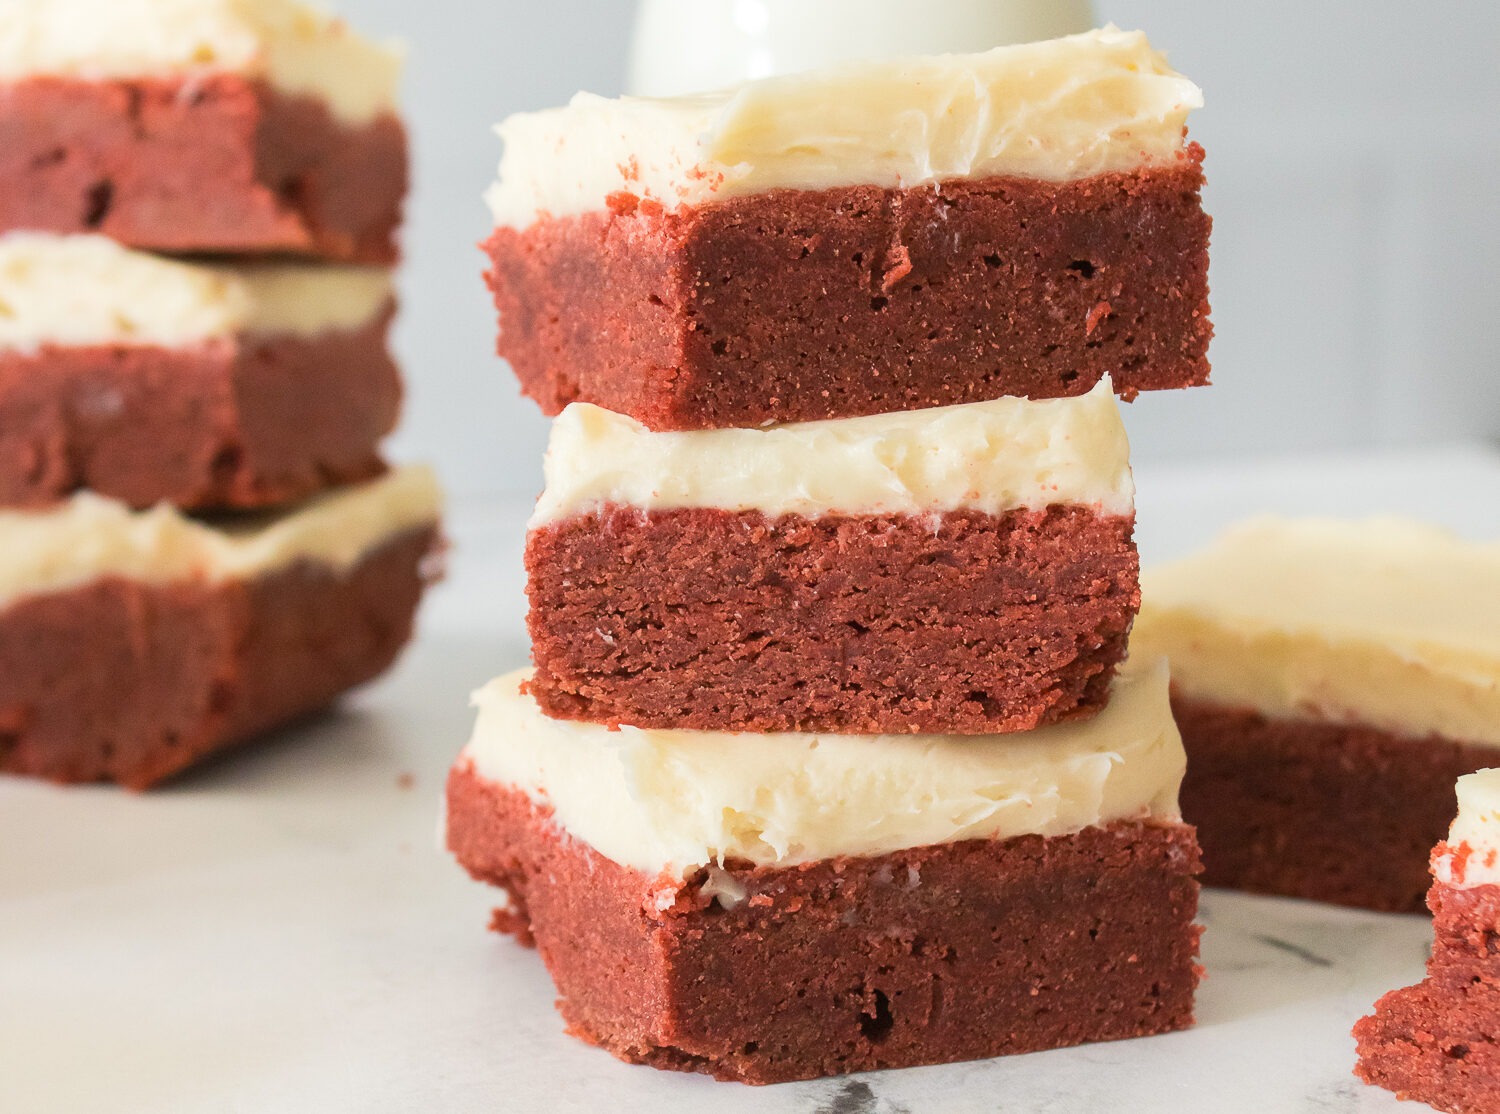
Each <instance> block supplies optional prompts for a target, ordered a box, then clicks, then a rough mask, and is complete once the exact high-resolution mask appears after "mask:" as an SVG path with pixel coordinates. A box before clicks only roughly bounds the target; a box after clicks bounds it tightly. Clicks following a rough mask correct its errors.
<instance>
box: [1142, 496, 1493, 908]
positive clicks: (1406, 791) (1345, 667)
mask: <svg viewBox="0 0 1500 1114" xmlns="http://www.w3.org/2000/svg"><path fill="white" fill-rule="evenodd" d="M1143 595H1144V604H1143V607H1142V612H1141V617H1140V619H1139V621H1138V623H1137V626H1136V633H1135V635H1134V638H1133V643H1134V645H1135V647H1136V649H1137V650H1139V651H1141V652H1144V653H1147V654H1151V655H1165V656H1167V657H1169V658H1170V659H1171V661H1172V677H1173V691H1174V705H1175V707H1176V711H1177V717H1178V723H1179V725H1180V726H1181V728H1182V733H1183V740H1184V743H1185V744H1186V746H1187V751H1188V757H1189V767H1188V777H1187V781H1186V783H1185V784H1184V787H1183V809H1184V811H1185V812H1186V813H1187V816H1188V819H1189V820H1191V821H1193V822H1194V823H1195V824H1197V825H1198V828H1199V834H1200V836H1201V838H1202V841H1203V847H1204V855H1205V861H1206V862H1207V864H1208V873H1207V875H1206V881H1207V883H1208V884H1210V885H1219V886H1231V887H1235V888H1239V889H1246V890H1253V891H1258V892H1264V893H1279V894H1288V895H1291V896H1294V897H1305V898H1312V899H1315V900H1321V901H1332V902H1337V903H1339V904H1345V905H1357V906H1365V907H1368V908H1373V909H1386V910H1419V909H1420V908H1421V907H1422V897H1423V893H1424V891H1425V890H1426V883H1427V855H1428V850H1429V849H1430V848H1431V847H1432V845H1433V844H1434V843H1435V842H1436V841H1437V840H1438V839H1440V838H1441V837H1442V835H1443V832H1444V831H1445V830H1446V828H1447V824H1448V820H1449V818H1450V817H1451V815H1452V802H1453V788H1452V787H1453V782H1454V779H1455V778H1457V777H1458V776H1459V775H1461V774H1465V773H1469V772H1471V771H1473V770H1477V769H1480V768H1482V767H1484V766H1488V765H1493V764H1495V763H1496V761H1497V756H1500V545H1493V544H1490V545H1472V544H1467V543H1465V542H1462V541H1460V540H1459V539H1457V538H1455V537H1453V536H1451V535H1449V534H1446V533H1444V532H1442V531H1439V530H1435V529H1432V528H1429V527H1425V526H1421V525H1417V524H1415V523H1410V522H1402V521H1393V520H1371V521H1362V522H1340V521H1325V520H1278V519H1264V520H1259V521H1254V522H1250V523H1246V524H1244V525H1241V526H1239V527H1237V528H1235V529H1233V530H1231V531H1229V532H1228V533H1227V534H1225V535H1224V536H1223V537H1222V538H1220V539H1219V540H1218V541H1217V542H1215V543H1214V544H1213V545H1212V546H1210V547H1208V548H1207V549H1206V550H1204V551H1202V552H1201V553H1198V554H1196V555H1194V556H1192V557H1189V558H1187V559H1186V560H1184V561H1180V562H1177V563H1174V564H1168V565H1165V566H1162V567H1160V568H1155V569H1152V570H1150V571H1149V572H1148V573H1147V575H1146V576H1145V578H1144V583H1143Z"/></svg>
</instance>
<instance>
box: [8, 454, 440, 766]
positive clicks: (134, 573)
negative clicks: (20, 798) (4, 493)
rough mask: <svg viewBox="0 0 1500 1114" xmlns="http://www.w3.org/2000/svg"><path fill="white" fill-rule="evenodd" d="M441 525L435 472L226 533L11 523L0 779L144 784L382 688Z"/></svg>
mask: <svg viewBox="0 0 1500 1114" xmlns="http://www.w3.org/2000/svg"><path fill="white" fill-rule="evenodd" d="M438 512H439V497H438V493H437V488H436V484H435V482H434V480H433V479H432V476H431V475H430V474H429V473H428V472H427V471H426V470H425V469H407V470H402V471H397V472H392V473H390V474H389V475H387V476H385V477H383V478H381V479H378V480H374V481H371V482H369V483H367V484H363V485H359V486H356V487H351V488H345V489H342V490H340V491H337V492H334V493H331V494H327V495H324V496H320V497H319V498H317V499H314V500H312V501H311V502H308V503H306V504H303V505H301V506H299V507H296V508H294V509H291V510H287V511H284V512H280V513H277V514H274V515H261V516H251V517H247V518H236V519H228V520H219V521H215V522H213V523H205V522H198V521H194V520H190V519H186V518H183V517H182V516H181V515H179V514H178V513H177V512H176V511H174V510H172V509H170V508H167V507H161V508H158V509H156V510H153V511H149V512H133V511H131V510H129V509H128V508H126V507H124V506H122V505H121V504H119V503H115V502H111V501H109V500H105V499H101V498H100V497H98V496H96V495H91V494H84V495H78V496H75V497H74V498H73V499H72V500H70V501H69V502H67V503H64V504H62V505H60V506H58V507H56V508H53V509H51V510H47V511H37V512H24V511H5V512H0V536H3V537H4V538H5V549H4V553H3V554H0V772H8V773H16V774H28V775H33V776H38V777H44V778H49V779H51V780H54V781H67V782H76V781H102V780H108V781H116V782H120V783H121V784H123V785H127V786H130V787H131V788H135V789H145V788H148V787H149V786H151V785H154V784H156V783H157V782H159V781H161V780H163V779H164V778H167V777H169V776H171V775H172V774H175V773H177V772H179V771H180V770H183V769H185V768H186V767H188V766H190V765H191V764H193V763H194V762H196V761H198V760H199V759H201V758H203V757H205V756H206V755H208V754H211V753H214V752H217V751H219V750H222V749H223V748H225V747H227V746H230V745H231V744H234V743H237V742H240V741H242V740H245V739H248V738H250V737H251V736H253V735H256V734H258V733H260V732H263V731H267V730H270V729H271V728H274V727H278V726H281V725H283V724H286V723H288V722H289V721H292V720H294V719H296V718H298V717H300V716H304V715H307V714H309V713H311V712H314V711H317V710H318V709H320V708H322V707H324V706H325V705H327V704H329V703H331V702H332V701H333V700H334V699H335V698H336V697H337V696H338V695H339V694H340V693H342V692H344V691H345V690H346V689H349V688H352V687H353V686H355V685H358V684H360V683H362V682H364V681H368V680H370V679H371V678H373V677H375V676H376V675H378V674H379V673H381V672H383V671H384V670H385V669H386V668H387V667H388V666H389V665H390V664H391V662H392V661H393V660H394V659H395V657H396V654H397V652H398V651H399V650H400V649H401V647H402V646H403V645H404V644H405V643H406V641H407V639H408V637H409V636H410V633H411V629H412V617H413V613H414V612H415V609H416V606H417V600H418V597H419V596H420V594H421V591H422V587H423V584H424V582H425V581H426V580H428V579H429V578H430V576H431V574H432V573H433V572H434V571H435V569H434V568H433V565H432V561H431V558H432V557H433V555H434V554H435V551H436V547H437V544H438V538H437V530H438Z"/></svg>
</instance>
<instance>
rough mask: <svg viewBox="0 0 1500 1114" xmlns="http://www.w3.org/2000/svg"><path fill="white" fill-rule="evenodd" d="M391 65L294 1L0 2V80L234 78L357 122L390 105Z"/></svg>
mask: <svg viewBox="0 0 1500 1114" xmlns="http://www.w3.org/2000/svg"><path fill="white" fill-rule="evenodd" d="M401 67H402V58H401V52H400V51H399V50H397V49H395V48H393V47H392V46H390V45H388V44H378V43H374V42H371V41H370V40H368V39H364V38H361V37H360V36H358V35H356V34H355V33H354V32H353V31H351V30H350V29H349V28H348V26H346V25H345V24H344V22H343V21H342V20H339V19H336V18H334V17H333V16H331V15H328V14H327V13H325V12H323V11H321V10H319V9H317V8H314V7H311V6H308V5H306V4H301V3H297V2H295V0H0V81H19V80H22V79H25V78H28V77H70V78H78V79H81V80H86V81H102V80H109V79H116V78H126V79H129V78H152V77H167V78H176V77H181V78H188V79H192V78H195V77H204V76H209V75H213V74H224V73H227V74H236V75H240V76H243V77H247V78H252V79H257V80H263V81H265V82H267V83H268V84H270V85H271V86H272V87H274V88H276V89H278V90H280V91H281V92H284V93H290V94H294V95H304V96H311V97H316V98H318V99H320V100H323V101H325V102H326V103H327V104H328V107H329V110H330V111H331V112H332V113H333V114H334V115H335V116H336V117H338V118H339V119H341V120H343V121H344V122H345V123H348V124H351V125H358V124H364V123H369V122H370V121H372V120H374V119H376V118H378V117H380V116H382V115H384V114H387V113H391V112H394V111H395V108H396V94H397V87H398V85H399V83H400V78H401Z"/></svg>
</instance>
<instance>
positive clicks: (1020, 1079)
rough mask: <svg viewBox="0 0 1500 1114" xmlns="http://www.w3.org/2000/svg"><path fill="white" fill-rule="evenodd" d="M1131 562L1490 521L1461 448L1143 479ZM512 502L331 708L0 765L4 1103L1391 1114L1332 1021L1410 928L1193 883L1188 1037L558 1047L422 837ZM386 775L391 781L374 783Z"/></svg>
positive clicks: (1390, 973)
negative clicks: (1196, 957)
mask: <svg viewBox="0 0 1500 1114" xmlns="http://www.w3.org/2000/svg"><path fill="white" fill-rule="evenodd" d="M1140 480H1141V491H1142V496H1141V500H1140V514H1141V527H1140V533H1141V541H1142V544H1143V547H1144V549H1145V552H1146V556H1147V558H1148V559H1149V560H1161V559H1165V558H1168V557H1171V556H1174V555H1176V554H1179V553H1182V552H1185V551H1186V550H1187V549H1188V548H1190V547H1192V546H1196V545H1201V544H1202V543H1204V542H1205V541H1207V540H1208V539H1209V538H1210V537H1212V536H1213V535H1214V534H1215V533H1217V532H1218V531H1219V530H1220V529H1221V528H1222V527H1223V526H1225V525H1226V524H1227V523H1229V522H1230V521H1232V520H1234V519H1236V518H1239V517H1242V516H1244V515H1246V514H1250V513H1254V512H1258V511H1266V510H1275V511H1280V512H1283V513H1301V514H1310V513H1323V514H1369V513H1376V512H1381V511H1391V512H1404V513H1408V514H1423V515H1424V516H1425V517H1427V518H1429V519H1430V520H1432V521H1435V522H1438V523H1440V524H1444V525H1448V526H1450V527H1452V528H1454V529H1457V530H1459V531H1460V532H1462V533H1464V534H1466V535H1470V536H1475V537H1500V458H1496V457H1495V456H1492V455H1489V454H1486V453H1483V452H1481V451H1479V450H1473V451H1452V452H1446V453H1441V454H1426V455H1421V456H1412V457H1400V458H1397V457H1384V458H1343V459H1337V460H1327V461H1321V462H1308V461H1305V460H1300V461H1289V462H1286V463H1284V464H1276V465H1268V466H1262V467H1257V468H1253V469H1251V468H1245V467H1235V466H1228V465H1226V466H1223V467H1220V468H1198V469H1195V470H1193V471H1192V472H1186V471H1172V470H1157V469H1144V470H1142V474H1141V476H1140ZM529 509H530V508H529V507H528V506H527V505H525V503H524V502H523V501H520V500H515V501H511V502H508V503H505V504H500V505H494V506H488V507H480V506H471V507H468V508H465V509H463V510H462V511H460V512H459V513H457V514H456V516H455V533H456V534H457V537H458V541H459V543H460V549H459V550H458V552H457V557H456V560H455V563H454V568H453V576H452V579H451V581H450V583H449V584H448V585H447V586H446V587H445V588H444V589H443V590H442V591H441V592H440V593H439V594H438V596H437V597H436V598H435V599H434V600H433V601H432V602H433V606H432V607H431V608H430V610H429V611H428V613H427V615H426V621H425V623H424V636H423V638H422V641H421V643H420V644H419V646H418V647H417V648H416V650H415V651H414V652H413V653H412V654H411V656H410V657H408V658H407V660H406V662H405V663H404V665H403V666H402V667H401V669H400V670H399V671H398V672H397V673H396V674H395V675H394V676H393V677H392V678H391V679H390V680H389V681H387V682H386V683H385V684H383V685H380V686H378V687H376V688H375V689H373V690H371V691H370V692H368V693H366V694H364V695H363V696H361V697H359V698H357V699H355V700H353V701H351V702H350V704H349V705H348V707H347V709H346V710H345V711H344V712H342V713H341V714H339V715H336V716H333V717H330V718H327V719H325V720H323V721H321V722H319V723H316V724H314V725H312V726H310V727H308V728H306V729H304V730H302V731H300V732H293V733H289V734H287V735H285V736H283V737H281V738H280V739H278V740H275V741H272V742H270V743H268V744H265V745H262V746H260V747H257V748H254V749H252V750H248V751H246V752H245V753H243V754H241V755H238V756H235V757H233V758H230V759H226V760H223V761H220V762H218V763H216V764H214V765H212V766H211V767H209V768H208V769H205V770H202V771H200V772H199V773H198V774H196V775H194V776H192V777H190V778H188V779H186V780H184V781H183V782H181V783H180V784H178V785H176V786H175V787H173V788H171V789H169V790H166V791H164V792H161V793H157V794H153V795H151V796H146V797H132V796H128V795H125V794H123V793H119V792H116V791H114V790H109V789H74V790H61V789H55V788H52V787H48V786H41V785H34V784H30V783H26V782H21V781H15V780H5V779H0V1066H3V1067H0V1110H4V1111H7V1112H9V1111H24V1112H26V1114H52V1112H54V1111H56V1112H72V1111H80V1110H85V1111H94V1110H108V1111H110V1112H111V1114H135V1112H143V1114H144V1112H151V1114H159V1112H162V1111H172V1112H175V1111H214V1112H220V1111H254V1112H257V1114H259V1112H262V1111H276V1112H286V1111H294V1112H303V1111H307V1112H317V1114H328V1112H342V1111H351V1112H355V1111H357V1112H360V1114H383V1112H390V1114H408V1112H410V1111H413V1110H435V1111H436V1110H441V1111H444V1112H454V1114H465V1112H473V1114H494V1112H496V1111H517V1112H521V1111H555V1112H559V1114H571V1112H577V1114H585V1112H587V1114H595V1112H597V1111H603V1110H612V1111H613V1110H622V1111H642V1112H645V1111H650V1112H651V1114H678V1112H681V1114H701V1112H702V1111H703V1110H704V1109H705V1108H712V1109H714V1110H715V1111H716V1112H720V1114H737V1112H740V1111H745V1112H749V1111H756V1112H761V1111H773V1112H775V1111H786V1112H796V1114H816V1112H841V1114H895V1112H896V1111H900V1110H905V1111H909V1112H923V1114H925V1112H928V1111H937V1112H941V1114H994V1112H995V1111H997V1110H1004V1111H1005V1112H1006V1114H1095V1112H1099V1114H1103V1112H1109V1114H1203V1112H1205V1111H1212V1112H1214V1114H1279V1112H1291V1111H1319V1112H1331V1114H1346V1112H1347V1114H1353V1112H1358V1114H1400V1112H1402V1111H1415V1110H1420V1109H1421V1108H1420V1107H1412V1106H1401V1105H1399V1104H1397V1103H1396V1101H1395V1100H1394V1099H1393V1098H1391V1097H1390V1096H1389V1095H1386V1094H1384V1093H1382V1092H1379V1091H1376V1090H1372V1089H1370V1088H1367V1087H1364V1086H1362V1085H1360V1084H1359V1083H1357V1082H1356V1081H1355V1079H1354V1078H1353V1076H1352V1075H1350V1066H1351V1064H1352V1062H1353V1056H1354V1045H1353V1041H1352V1040H1351V1039H1350V1038H1349V1036H1348V1031H1349V1027H1350V1026H1351V1025H1352V1024H1353V1023H1354V1021H1355V1020H1356V1019H1357V1018H1358V1017H1359V1016H1360V1015H1361V1014H1363V1013H1364V1012H1365V1011H1366V1010H1368V1008H1369V1007H1370V1005H1371V1003H1373V1002H1374V1000H1375V998H1376V997H1378V996H1379V995H1380V994H1381V993H1383V992H1384V991H1386V990H1388V989H1391V988H1392V987H1395V986H1399V985H1404V984H1407V983H1411V982H1414V981H1416V980H1417V979H1418V978H1419V977H1420V976H1421V974H1422V965H1423V962H1424V960H1425V957H1426V954H1427V948H1428V944H1429V940H1430V927H1429V925H1428V923H1427V922H1426V921H1425V920H1424V919H1422V918H1419V917H1399V916H1381V915H1376V914H1365V913H1355V912H1346V911H1341V910H1335V909H1326V908H1321V907H1317V906H1312V905H1305V904H1299V903H1294V902H1284V901H1275V900H1265V899H1253V898H1246V897H1241V896H1238V895H1232V894H1210V895H1209V896H1208V898H1207V901H1206V902H1205V920H1206V921H1207V923H1208V932H1207V934H1206V936H1205V938H1204V961H1205V963H1206V965H1207V967H1208V972H1209V977H1208V980H1207V982H1205V984H1204V986H1203V989H1202V992H1201V994H1200V998H1199V1003H1200V1010H1199V1013H1200V1018H1201V1024H1200V1026H1199V1027H1198V1028H1197V1029H1196V1030H1194V1031H1192V1032H1188V1033H1181V1034H1174V1035H1171V1036H1166V1037H1159V1038H1153V1039H1150V1040H1144V1041H1135V1042H1129V1043H1122V1044H1113V1045H1101V1046H1093V1047H1086V1048H1079V1049H1071V1050H1064V1051H1059V1052H1049V1053H1043V1054H1040V1055H1034V1056H1027V1057H1019V1058H1013V1059H1008V1060H996V1061H990V1062H985V1063H978V1064H967V1065H959V1066H954V1067H946V1068H930V1069H922V1070H917V1071H908V1072H896V1073H885V1074H882V1075H875V1076H865V1077H860V1078H857V1079H848V1080H827V1081H821V1082H817V1083H809V1084H800V1085H795V1086H787V1087H778V1088H774V1089H771V1090H757V1089H750V1088H742V1087H738V1086H734V1085H728V1084H717V1083H714V1082H712V1081H709V1080H706V1079H702V1078H697V1077H692V1076H681V1075H671V1074H661V1073H657V1072H654V1071H651V1070H650V1069H645V1068H631V1067H627V1066H624V1065H621V1064H618V1063H616V1062H615V1061H613V1060H612V1059H610V1058H609V1057H608V1056H605V1055H603V1054H602V1053H599V1052H596V1051H594V1050H592V1049H590V1048H587V1047H585V1046H583V1045H581V1044H578V1043H576V1042H575V1041H572V1040H570V1039H569V1038H567V1037H565V1036H564V1035H563V1033H562V1026H561V1023H560V1022H559V1021H558V1018H557V1015H556V1014H555V1013H554V1012H553V1010H552V998H553V992H552V988H551V985H550V983H549V982H548V981H547V978H546V975H545V973H544V972H543V971H542V968H541V965H540V963H539V962H538V961H537V958H536V956H535V955H534V954H532V953H529V952H525V951H522V950H521V949H519V948H517V947H515V946H514V945H513V944H511V943H509V942H508V941H505V940H501V939H499V938H496V937H494V936H492V935H491V934H489V933H486V932H485V931H484V925H485V922H486V920H487V918H488V910H489V909H490V907H491V905H492V903H493V897H492V895H491V894H490V893H487V892H486V891H485V890H484V889H483V888H482V887H480V886H478V885H475V884H474V883H471V882H470V881H468V880H467V879H466V878H465V877H464V876H463V874H462V873H461V872H460V871H459V870H458V868H457V867H455V866H454V865H453V864H452V863H451V862H450V861H449V860H448V859H447V858H446V856H444V855H442V854H440V853H439V852H438V851H437V850H436V847H435V836H434V833H435V829H436V827H437V814H438V801H439V798H440V793H441V787H442V779H443V776H444V773H445V771H446V769H447V766H448V763H449V762H450V761H451V760H452V758H453V756H454V755H455V754H456V753H457V752H458V749H459V747H460V746H461V745H462V744H463V741H464V739H465V738H467V736H468V733H469V730H470V727H471V726H472V721H471V713H470V711H469V709H468V707H467V695H468V693H469V691H470V690H471V689H473V688H475V687H477V686H478V685H479V684H481V683H483V682H484V681H486V680H487V679H489V677H491V676H492V675H494V674H496V673H498V672H500V671H501V670H503V669H506V668H510V667H513V666H515V665H517V664H520V663H521V661H522V660H523V659H524V657H525V642H524V636H523V627H522V621H521V597H520V568H521V564H520V562H521V529H522V524H523V522H524V520H525V518H526V515H527V513H528V512H529ZM407 774H409V775H411V776H412V779H413V783H412V785H411V786H410V788H403V787H402V784H401V780H400V779H401V778H402V776H403V775H407Z"/></svg>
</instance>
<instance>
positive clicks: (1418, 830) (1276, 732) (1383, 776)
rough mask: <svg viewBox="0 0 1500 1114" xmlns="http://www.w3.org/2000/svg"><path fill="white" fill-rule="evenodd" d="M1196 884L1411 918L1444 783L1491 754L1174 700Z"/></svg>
mask: <svg viewBox="0 0 1500 1114" xmlns="http://www.w3.org/2000/svg"><path fill="white" fill-rule="evenodd" d="M1172 710H1173V712H1174V713H1175V715H1176V717H1177V725H1178V727H1179V728H1180V729H1181V731H1182V741H1183V745H1184V746H1185V747H1186V748H1187V754H1188V770H1187V777H1186V780H1184V782H1183V785H1182V812H1183V815H1184V816H1185V817H1187V819H1188V820H1189V821H1190V822H1191V823H1193V824H1196V825H1197V827H1198V839H1199V841H1200V842H1201V843H1202V845H1203V859H1204V862H1205V863H1206V864H1207V869H1206V871H1205V873H1204V884H1205V885H1208V886H1223V887H1226V888H1229V889H1237V890H1248V891H1250V892H1252V893H1266V894H1284V895H1286V896H1288V897H1301V898H1307V899H1310V900H1312V901H1327V902H1332V903H1334V904H1338V905H1352V906H1357V907H1361V908H1365V909H1377V910H1384V911H1388V912H1419V911H1421V909H1422V908H1423V896H1424V894H1425V893H1426V891H1427V885H1428V882H1429V880H1430V879H1429V877H1428V872H1427V868H1428V857H1429V854H1430V852H1431V850H1432V846H1433V844H1435V843H1436V842H1437V841H1438V840H1440V839H1442V838H1443V836H1444V835H1446V834H1447V831H1448V824H1449V822H1450V821H1451V820H1452V818H1453V783H1454V782H1455V781H1456V780H1457V779H1458V778H1459V777H1460V776H1462V775H1463V774H1469V773H1473V772H1474V771H1475V770H1481V769H1484V768H1486V767H1488V766H1492V765H1494V764H1495V750H1494V748H1493V747H1484V746H1478V745H1474V744H1464V743H1456V742H1453V741H1451V740H1448V739H1442V738H1436V737H1433V738H1426V739H1420V738H1410V737H1406V736H1401V735H1393V734H1391V733H1389V732H1385V731H1380V730H1377V729H1375V728H1371V727H1362V726H1359V725H1344V724H1333V723H1322V722H1316V721H1312V720H1281V719H1269V718H1267V717H1265V716H1262V715H1260V714H1258V713H1256V712H1254V711H1250V710H1248V709H1233V708H1222V707H1218V706H1216V705H1213V704H1208V703H1204V702H1201V701H1196V700H1189V699H1186V698H1184V697H1182V696H1180V695H1179V696H1176V697H1174V699H1173V701H1172Z"/></svg>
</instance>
